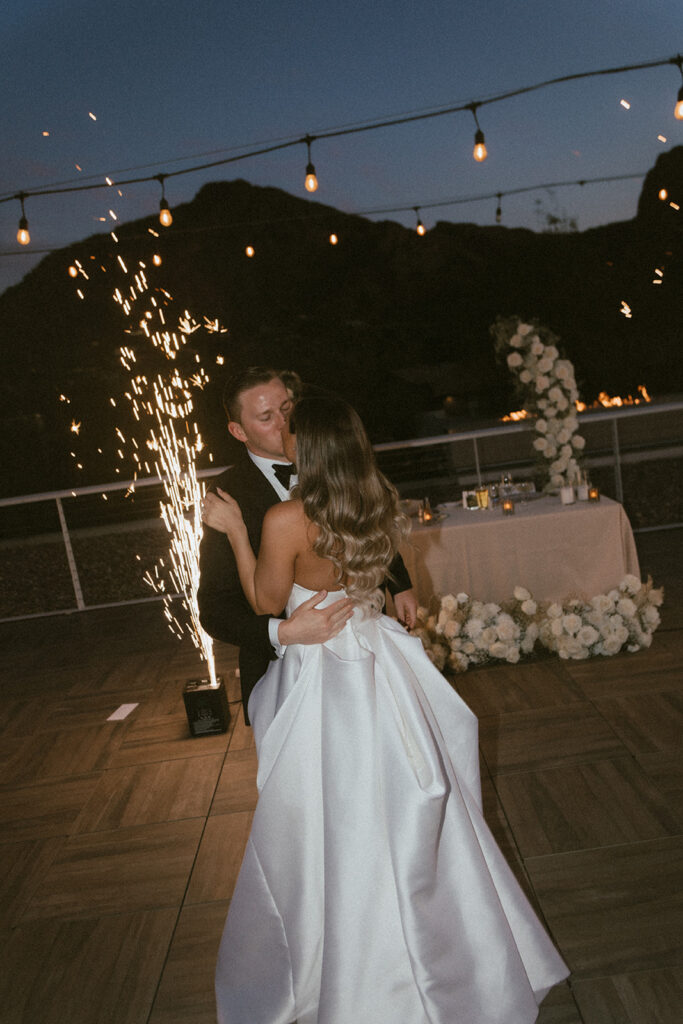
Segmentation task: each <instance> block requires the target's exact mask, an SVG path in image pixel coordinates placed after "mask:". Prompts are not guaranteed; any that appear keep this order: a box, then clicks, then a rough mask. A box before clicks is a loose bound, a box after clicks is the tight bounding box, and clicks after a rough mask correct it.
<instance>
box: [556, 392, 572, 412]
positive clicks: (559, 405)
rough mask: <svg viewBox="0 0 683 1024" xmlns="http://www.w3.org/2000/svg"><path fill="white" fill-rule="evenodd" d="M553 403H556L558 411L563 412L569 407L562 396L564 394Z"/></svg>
mask: <svg viewBox="0 0 683 1024" xmlns="http://www.w3.org/2000/svg"><path fill="white" fill-rule="evenodd" d="M555 404H556V405H557V408H558V409H559V410H560V412H564V410H565V409H568V408H569V402H568V401H567V399H566V398H565V397H564V395H561V396H560V397H559V398H558V400H557V402H556V403H555Z"/></svg>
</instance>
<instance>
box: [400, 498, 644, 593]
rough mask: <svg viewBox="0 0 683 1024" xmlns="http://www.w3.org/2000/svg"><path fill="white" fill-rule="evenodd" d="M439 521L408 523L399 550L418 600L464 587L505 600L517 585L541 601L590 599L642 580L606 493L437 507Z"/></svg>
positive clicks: (624, 526)
mask: <svg viewBox="0 0 683 1024" xmlns="http://www.w3.org/2000/svg"><path fill="white" fill-rule="evenodd" d="M442 507H444V508H446V509H447V512H448V516H447V518H446V519H444V520H443V521H442V522H440V523H436V524H433V525H421V524H419V523H417V522H415V523H414V526H413V530H412V533H411V534H410V536H409V538H408V539H407V540H406V541H405V543H404V544H403V546H402V547H401V554H402V555H403V560H404V562H405V564H406V567H407V569H408V571H409V573H410V577H411V579H412V581H413V586H414V587H415V589H416V590H417V594H418V600H419V602H420V604H423V605H427V604H428V603H429V600H430V598H431V597H432V595H433V594H440V595H443V594H448V593H453V594H456V593H460V592H464V593H466V594H469V595H470V596H471V597H474V598H477V599H479V600H482V601H497V602H500V601H505V600H508V599H509V598H511V597H512V594H513V590H514V588H515V587H516V586H523V587H526V588H527V590H530V591H531V593H532V594H533V596H534V598H535V599H536V600H539V601H546V600H548V601H559V600H563V599H564V598H568V597H583V598H591V597H595V596H596V595H597V594H603V593H605V592H606V591H608V590H610V589H611V588H612V587H614V586H616V585H617V584H618V583H619V582H620V581H621V580H622V579H623V577H624V576H625V575H626V574H627V573H632V574H633V575H634V576H637V577H638V578H640V567H639V565H638V554H637V552H636V546H635V542H634V539H633V531H632V529H631V524H630V523H629V521H628V518H627V516H626V513H625V512H624V509H623V508H622V506H621V505H620V504H619V503H618V502H616V501H612V500H610V499H609V498H604V497H603V498H601V499H600V501H599V502H585V501H584V502H576V503H575V504H573V505H562V504H561V503H560V499H559V498H558V497H553V496H544V497H542V498H537V499H536V500H534V501H529V502H528V503H527V504H525V505H522V504H521V503H520V502H519V501H518V502H516V504H515V514H514V515H512V516H504V515H503V513H502V510H501V509H500V507H498V508H495V509H487V510H478V511H469V510H466V509H463V508H462V507H461V506H459V505H456V504H449V505H447V506H442Z"/></svg>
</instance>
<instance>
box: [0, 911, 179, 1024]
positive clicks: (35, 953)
mask: <svg viewBox="0 0 683 1024" xmlns="http://www.w3.org/2000/svg"><path fill="white" fill-rule="evenodd" d="M177 913H178V912H177V910H176V909H173V908H167V909H163V910H140V911H137V912H135V913H130V914H112V915H110V916H108V917H102V918H88V919H84V920H78V921H69V920H67V921H59V920H55V921H38V922H32V923H30V924H23V925H21V926H20V927H18V928H16V929H15V930H14V931H13V932H11V933H7V932H4V933H0V939H1V940H2V944H3V970H2V972H0V1007H2V1009H1V1010H0V1014H1V1019H2V1022H3V1024H146V1022H147V1020H148V1017H149V1012H150V1008H151V1005H152V1000H153V999H154V994H155V991H156V987H157V984H158V978H159V974H160V973H161V970H162V968H163V964H164V958H165V955H166V950H167V948H168V944H169V942H170V939H171V934H172V931H173V926H174V924H175V921H176V918H177Z"/></svg>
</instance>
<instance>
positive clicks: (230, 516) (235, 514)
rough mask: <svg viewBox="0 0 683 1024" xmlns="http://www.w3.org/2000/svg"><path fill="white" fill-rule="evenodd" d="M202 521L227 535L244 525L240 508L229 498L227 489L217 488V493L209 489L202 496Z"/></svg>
mask: <svg viewBox="0 0 683 1024" xmlns="http://www.w3.org/2000/svg"><path fill="white" fill-rule="evenodd" d="M202 522H203V523H204V525H205V526H210V527H211V528H212V529H213V530H218V531H219V532H220V533H226V534H227V535H228V536H230V535H231V534H234V533H235V531H239V530H240V529H243V527H244V519H243V518H242V510H241V509H240V507H239V505H238V504H237V502H236V501H235V499H234V498H231V497H230V495H229V494H228V493H227V491H222V490H221V489H220V487H219V488H217V493H214V492H213V491H209V492H208V494H206V495H205V496H204V501H203V504H202Z"/></svg>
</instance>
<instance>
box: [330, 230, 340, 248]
mask: <svg viewBox="0 0 683 1024" xmlns="http://www.w3.org/2000/svg"><path fill="white" fill-rule="evenodd" d="M338 241H339V239H338V238H337V236H336V235H335V234H334V233H332V234H331V235H330V245H336V244H337V242H338Z"/></svg>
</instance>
